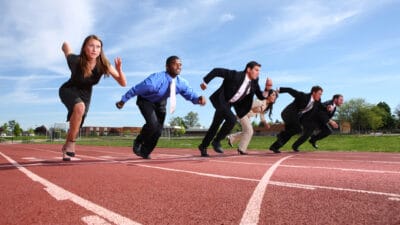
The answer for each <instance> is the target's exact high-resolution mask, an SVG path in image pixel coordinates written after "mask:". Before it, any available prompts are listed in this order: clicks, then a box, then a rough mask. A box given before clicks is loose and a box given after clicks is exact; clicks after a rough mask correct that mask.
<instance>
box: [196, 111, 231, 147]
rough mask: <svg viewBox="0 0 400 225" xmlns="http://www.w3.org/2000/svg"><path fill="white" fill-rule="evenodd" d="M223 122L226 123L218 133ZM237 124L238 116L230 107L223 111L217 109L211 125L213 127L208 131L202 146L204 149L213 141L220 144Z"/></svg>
mask: <svg viewBox="0 0 400 225" xmlns="http://www.w3.org/2000/svg"><path fill="white" fill-rule="evenodd" d="M224 120H225V121H224ZM222 122H224V123H223V125H222V127H221V129H220V130H219V131H218V129H219V127H220V125H221V124H222ZM235 123H236V116H235V114H233V112H232V111H231V109H230V107H223V108H221V109H217V110H216V111H215V113H214V118H213V121H212V123H211V126H210V128H209V129H208V131H207V133H206V135H205V136H204V138H203V141H202V142H201V144H200V145H201V146H202V147H204V148H207V147H208V146H209V145H210V143H211V141H212V140H213V139H214V141H216V142H220V141H221V140H223V139H224V138H225V137H226V135H228V134H229V133H230V132H231V130H232V129H233V127H234V126H235ZM217 132H218V133H217ZM215 134H217V135H215ZM214 136H215V138H214Z"/></svg>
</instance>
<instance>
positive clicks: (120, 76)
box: [109, 57, 126, 87]
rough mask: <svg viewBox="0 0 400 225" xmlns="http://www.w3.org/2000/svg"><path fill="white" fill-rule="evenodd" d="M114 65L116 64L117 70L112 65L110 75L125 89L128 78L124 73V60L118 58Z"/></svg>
mask: <svg viewBox="0 0 400 225" xmlns="http://www.w3.org/2000/svg"><path fill="white" fill-rule="evenodd" d="M114 63H115V68H114V67H113V66H112V65H110V68H109V73H110V74H111V76H112V77H113V78H114V79H115V80H116V81H117V82H118V84H119V85H121V86H122V87H125V86H126V78H125V74H124V72H123V71H122V59H121V58H120V57H117V58H115V59H114Z"/></svg>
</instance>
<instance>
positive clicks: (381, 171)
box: [210, 160, 400, 174]
mask: <svg viewBox="0 0 400 225" xmlns="http://www.w3.org/2000/svg"><path fill="white" fill-rule="evenodd" d="M210 161H212V162H220V163H231V164H243V165H257V166H265V165H272V163H249V162H233V161H224V160H210ZM280 167H289V168H303V169H325V170H340V171H345V172H360V173H392V174H400V171H390V170H367V169H352V168H340V167H325V166H296V165H287V164H286V165H280Z"/></svg>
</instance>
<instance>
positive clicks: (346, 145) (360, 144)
mask: <svg viewBox="0 0 400 225" xmlns="http://www.w3.org/2000/svg"><path fill="white" fill-rule="evenodd" d="M297 137H298V136H295V137H293V138H292V139H291V140H290V141H289V142H288V143H287V144H286V145H285V146H283V147H282V150H291V146H292V143H293V142H294V141H295V140H296V138H297ZM133 139H134V137H101V138H100V137H97V138H81V139H79V140H78V144H80V145H101V146H132V141H133ZM201 139H202V137H180V138H170V139H169V138H160V140H159V142H158V144H157V147H161V148H192V149H197V146H198V145H199V144H200V142H201ZM275 140H276V137H271V136H265V137H263V136H255V137H253V139H252V140H251V142H250V145H249V149H250V150H264V151H265V150H267V149H268V147H269V146H270V145H271V144H272V143H273V142H274V141H275ZM221 144H222V147H223V148H224V149H226V150H228V149H231V148H230V147H229V146H228V144H227V141H223V142H222V143H221ZM318 145H319V150H324V151H325V150H326V151H369V152H400V135H393V136H392V135H390V136H389V135H387V136H386V135H383V136H371V135H331V136H329V137H327V138H325V139H323V140H321V141H319V142H318ZM209 148H211V147H209ZM232 150H236V146H234V148H233V149H232ZM300 151H314V149H313V147H312V146H311V145H310V144H309V143H308V142H306V143H304V144H303V145H302V146H300Z"/></svg>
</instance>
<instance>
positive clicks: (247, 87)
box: [236, 82, 251, 102]
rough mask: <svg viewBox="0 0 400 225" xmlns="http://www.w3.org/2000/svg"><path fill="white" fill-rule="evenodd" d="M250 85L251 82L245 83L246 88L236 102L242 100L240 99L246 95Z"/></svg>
mask: <svg viewBox="0 0 400 225" xmlns="http://www.w3.org/2000/svg"><path fill="white" fill-rule="evenodd" d="M250 83H251V82H249V83H247V86H246V88H245V89H244V92H243V94H242V96H240V97H239V99H238V100H236V102H238V101H240V100H242V99H243V98H244V97H245V96H246V95H247V92H248V91H249V89H250Z"/></svg>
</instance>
